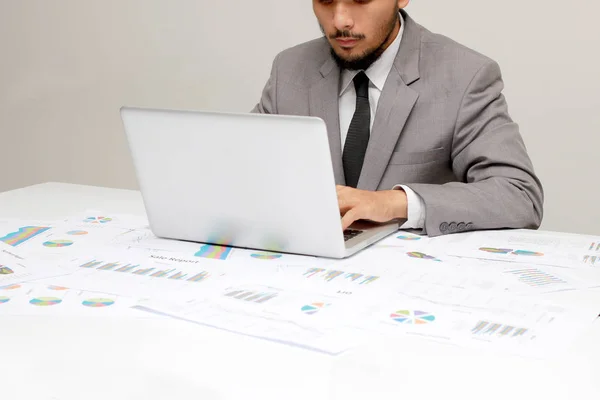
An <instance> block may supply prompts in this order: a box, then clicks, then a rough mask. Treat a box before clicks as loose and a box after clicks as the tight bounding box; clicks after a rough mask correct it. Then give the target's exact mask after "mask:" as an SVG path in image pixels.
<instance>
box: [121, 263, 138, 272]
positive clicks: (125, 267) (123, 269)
mask: <svg viewBox="0 0 600 400" xmlns="http://www.w3.org/2000/svg"><path fill="white" fill-rule="evenodd" d="M137 267H139V264H126V265H123V266H122V267H121V268H118V269H115V272H132V271H133V270H134V269H136V268H137Z"/></svg>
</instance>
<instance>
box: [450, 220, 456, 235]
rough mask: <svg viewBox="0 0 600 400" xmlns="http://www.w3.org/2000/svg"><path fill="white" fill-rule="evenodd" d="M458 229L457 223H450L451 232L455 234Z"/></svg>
mask: <svg viewBox="0 0 600 400" xmlns="http://www.w3.org/2000/svg"><path fill="white" fill-rule="evenodd" d="M456 229H457V224H456V222H451V223H450V232H452V233H454V232H456Z"/></svg>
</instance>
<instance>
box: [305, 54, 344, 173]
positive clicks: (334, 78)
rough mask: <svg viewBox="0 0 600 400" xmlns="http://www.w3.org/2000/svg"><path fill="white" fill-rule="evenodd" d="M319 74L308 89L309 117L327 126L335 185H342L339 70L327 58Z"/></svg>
mask: <svg viewBox="0 0 600 400" xmlns="http://www.w3.org/2000/svg"><path fill="white" fill-rule="evenodd" d="M319 72H320V74H321V76H320V79H317V81H316V82H315V83H314V84H313V85H312V86H311V87H310V100H309V101H310V104H309V105H310V115H311V116H315V117H320V118H322V119H323V120H324V121H325V125H327V135H328V138H329V150H330V152H331V161H332V164H333V174H334V177H335V183H336V184H338V185H344V184H345V178H344V168H343V165H342V146H341V138H340V118H339V79H340V70H339V68H338V66H337V65H336V63H335V61H334V60H333V58H328V59H327V61H325V63H324V64H323V66H322V67H321V69H320V71H319Z"/></svg>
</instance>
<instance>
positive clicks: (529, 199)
mask: <svg viewBox="0 0 600 400" xmlns="http://www.w3.org/2000/svg"><path fill="white" fill-rule="evenodd" d="M503 88H504V84H503V81H502V76H501V72H500V67H499V66H498V64H497V63H495V62H489V63H488V64H486V65H484V66H483V67H482V68H481V69H480V70H479V71H478V72H477V73H476V74H475V76H474V77H473V79H472V80H471V82H470V84H469V85H468V87H467V89H466V91H465V93H464V96H463V100H462V104H461V106H460V108H459V111H458V116H457V120H456V125H455V131H454V137H453V143H452V147H451V162H452V169H453V171H454V173H455V175H456V177H457V179H458V181H459V182H452V183H447V184H444V185H432V184H408V183H407V186H409V187H410V188H411V189H412V190H414V191H415V193H417V194H418V195H419V196H421V198H422V199H423V201H424V203H425V207H426V215H427V217H426V220H425V230H426V232H427V234H428V235H429V236H438V235H440V234H446V233H454V232H461V231H467V230H482V229H500V228H531V229H537V228H538V227H539V225H540V223H541V220H542V206H543V189H542V186H541V183H540V181H539V179H538V178H537V177H536V175H535V173H534V170H533V166H532V163H531V160H530V159H529V156H528V155H527V150H526V148H525V144H524V143H523V139H522V138H521V135H520V133H519V128H518V126H517V124H515V123H514V122H513V121H512V120H511V118H510V116H509V114H508V108H507V104H506V101H505V98H504V96H503V95H502V90H503Z"/></svg>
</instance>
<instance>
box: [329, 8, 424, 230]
mask: <svg viewBox="0 0 600 400" xmlns="http://www.w3.org/2000/svg"><path fill="white" fill-rule="evenodd" d="M400 23H401V26H400V31H399V32H398V36H396V39H394V41H393V42H392V44H391V45H390V46H389V47H388V48H387V49H386V50H385V51H384V52H383V54H382V55H381V57H380V58H379V59H378V60H377V61H375V62H374V63H373V64H371V66H370V67H369V68H368V69H367V70H366V71H365V74H366V75H367V76H368V77H369V81H370V82H369V104H370V107H371V129H373V121H374V120H375V118H374V116H375V114H376V111H377V104H378V103H379V97H380V96H381V92H382V90H383V85H384V84H385V81H386V79H387V77H388V75H389V73H390V71H391V69H392V66H393V65H394V60H395V59H396V55H397V54H398V50H399V49H400V42H401V41H402V35H403V34H404V18H403V17H402V14H400ZM358 73H359V71H350V70H344V71H342V75H341V85H340V94H339V96H340V98H339V114H340V134H341V135H340V136H341V139H342V149H343V148H344V144H345V143H346V136H347V135H348V129H349V128H350V123H351V121H352V117H353V116H354V111H355V110H356V90H355V88H354V85H353V84H351V83H352V80H353V79H354V77H355V76H356V74H358ZM400 188H401V189H403V190H404V192H406V197H407V199H408V218H407V221H406V222H405V223H404V224H403V225H401V228H404V229H409V228H413V229H422V228H423V226H424V225H425V203H424V202H423V199H422V198H421V197H420V196H419V195H418V194H416V193H415V192H414V191H413V190H412V189H411V188H409V187H408V186H404V185H396V186H394V187H393V188H390V189H400Z"/></svg>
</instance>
